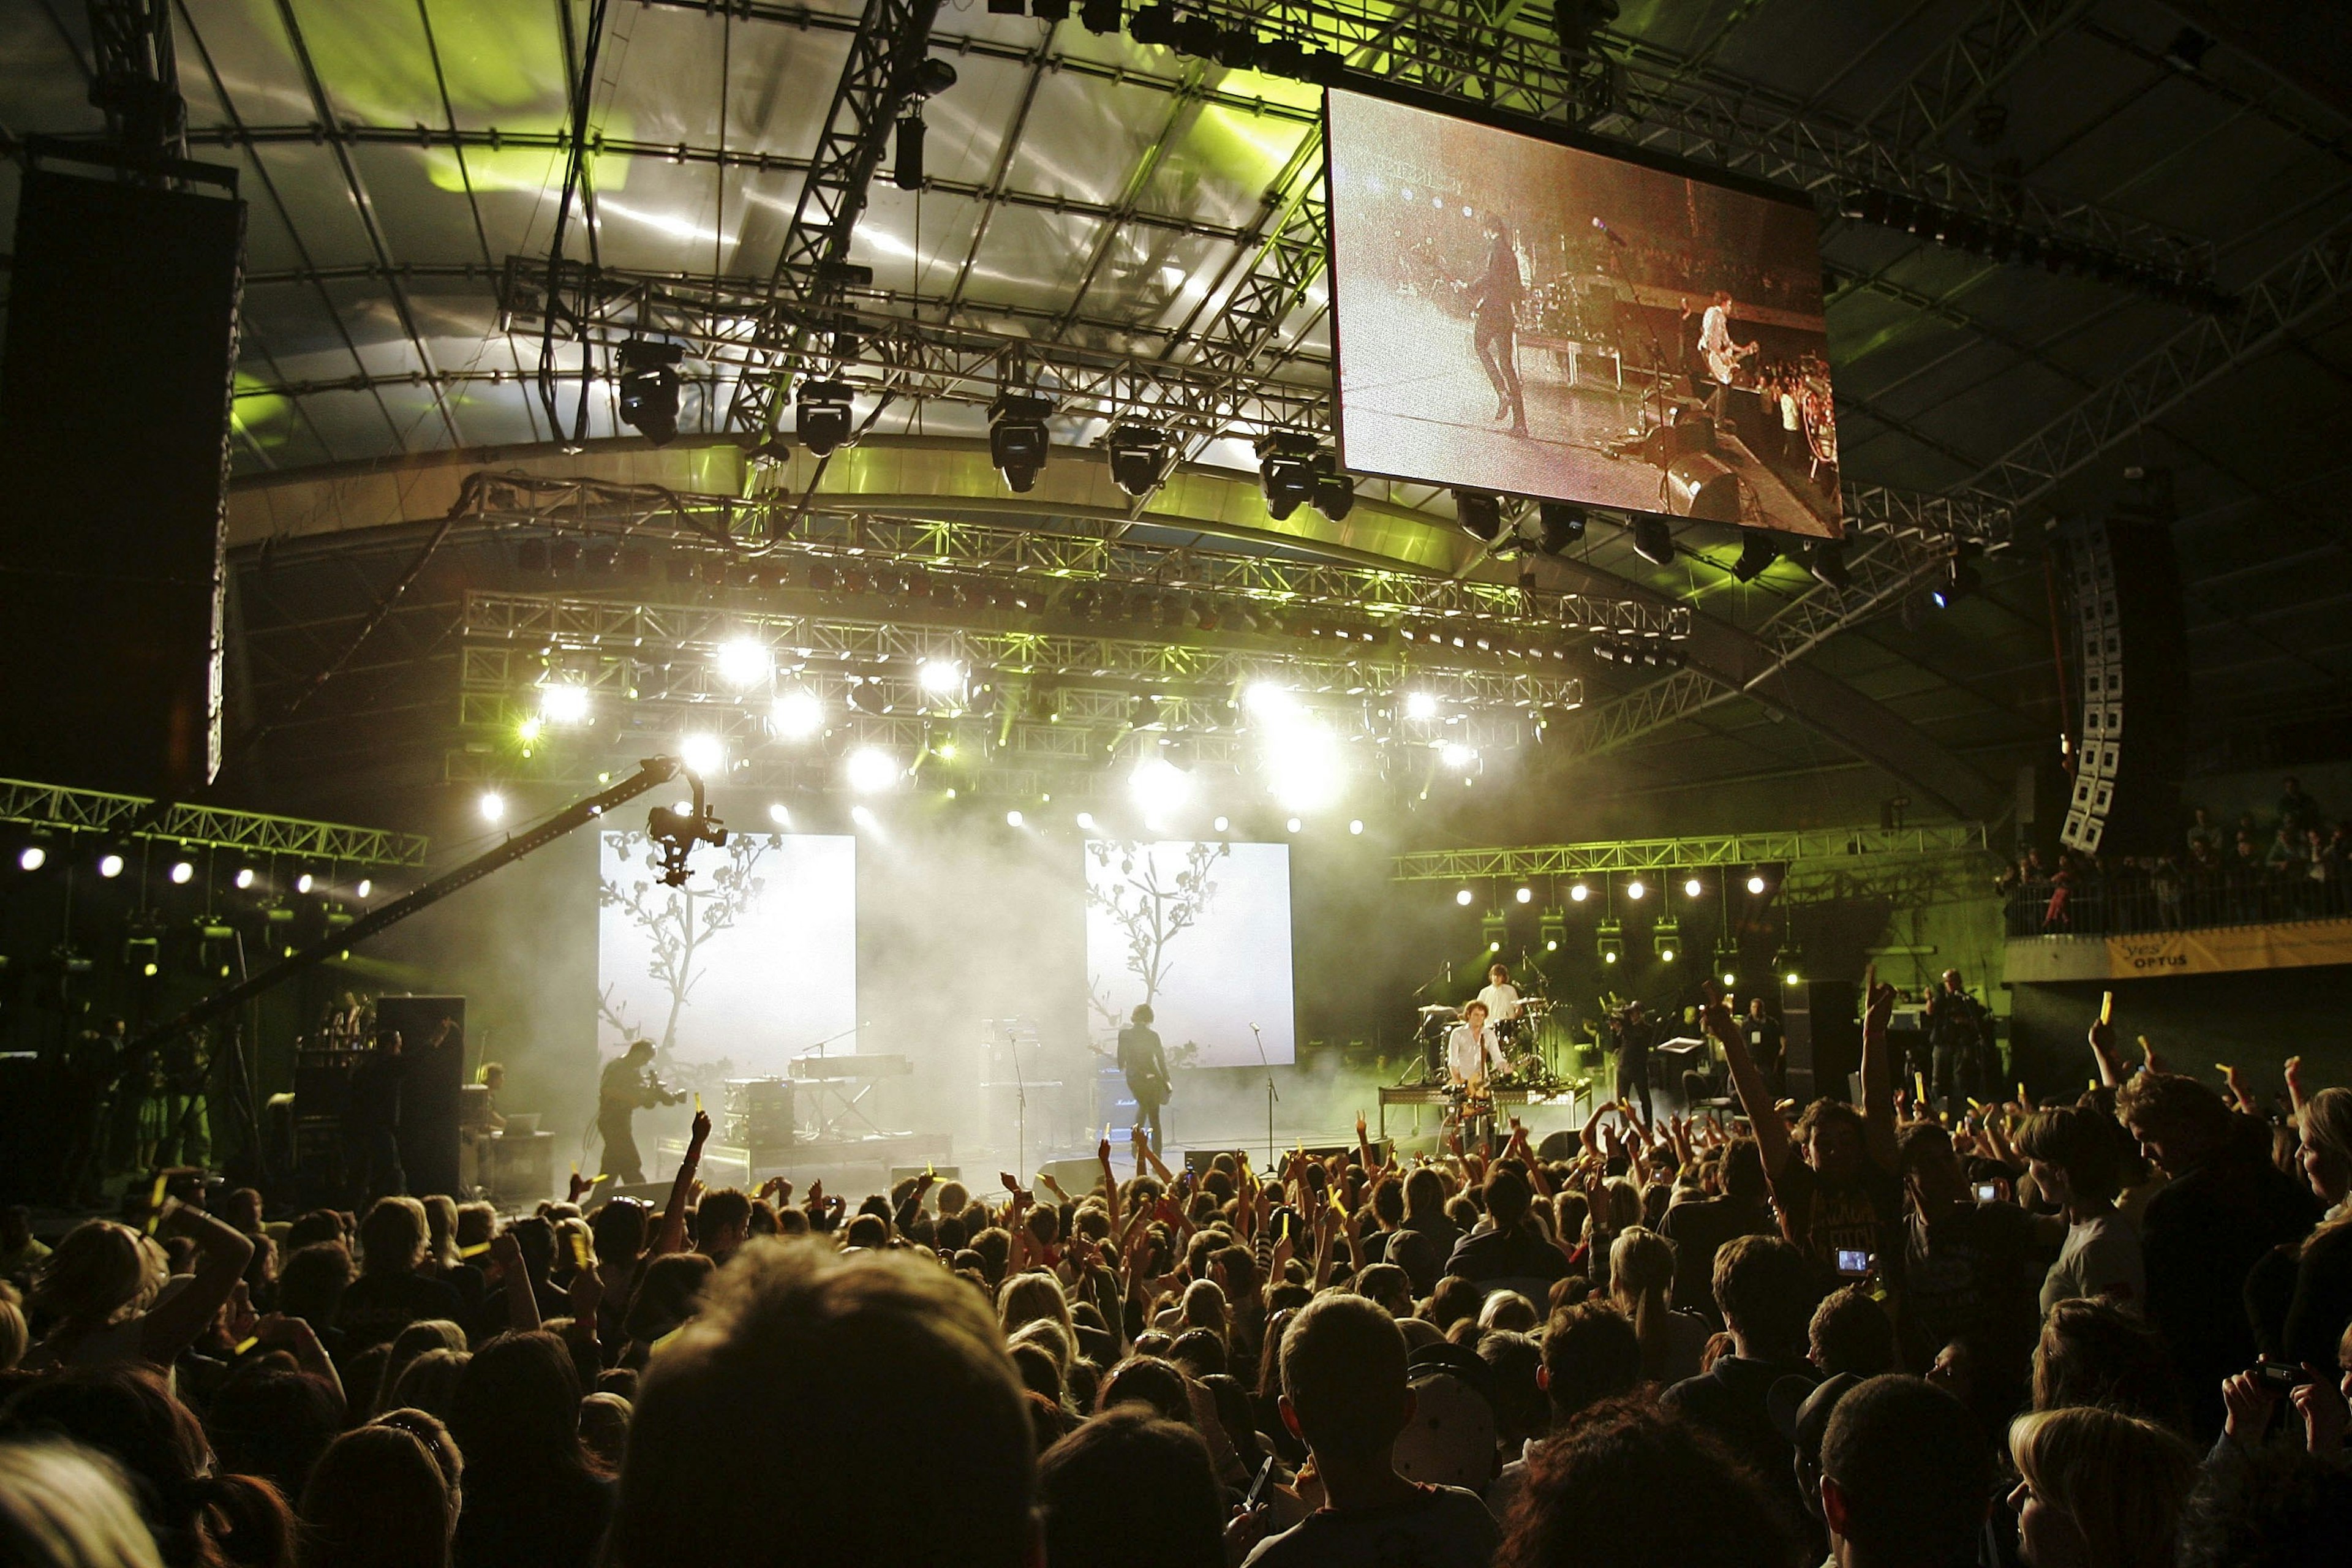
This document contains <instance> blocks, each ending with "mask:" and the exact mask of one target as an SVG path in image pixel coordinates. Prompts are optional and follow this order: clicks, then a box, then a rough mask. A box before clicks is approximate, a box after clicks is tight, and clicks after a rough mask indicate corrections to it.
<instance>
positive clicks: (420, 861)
mask: <svg viewBox="0 0 2352 1568" xmlns="http://www.w3.org/2000/svg"><path fill="white" fill-rule="evenodd" d="M154 804H155V803H154V802H153V801H152V800H149V799H148V798H146V797H145V796H143V795H109V794H106V793H104V792H103V791H100V790H91V789H71V788H68V787H67V786H66V785H63V784H33V783H31V782H29V781H27V780H24V779H0V822H7V823H14V824H17V825H20V826H27V827H34V828H42V829H47V831H49V832H52V833H66V834H83V833H87V834H91V835H94V836H96V837H100V838H106V837H126V838H130V839H133V840H136V841H139V842H143V843H152V844H168V845H174V846H177V847H183V848H188V849H234V850H242V851H244V852H245V853H247V854H249V855H284V856H288V857H290V858H296V859H303V860H318V861H331V862H334V863H338V864H341V865H347V866H369V867H375V866H382V867H405V866H422V865H424V864H425V850H426V847H427V845H426V841H425V836H424V835H423V834H419V833H394V832H389V831H387V830H385V829H383V828H378V827H352V826H348V825H346V824H342V823H336V822H305V821H303V820H302V819H300V818H299V817H293V816H268V815H267V814H266V813H262V812H257V811H228V810H225V809H223V808H222V807H220V806H215V805H184V804H183V805H174V806H173V807H172V808H171V809H170V810H169V811H167V812H165V813H164V815H163V818H162V819H161V820H160V821H157V822H155V823H153V824H152V825H151V826H145V827H139V826H137V825H138V824H140V823H142V821H144V820H145V818H146V816H147V814H148V811H149V808H150V807H152V805H154ZM134 829H135V830H134Z"/></svg>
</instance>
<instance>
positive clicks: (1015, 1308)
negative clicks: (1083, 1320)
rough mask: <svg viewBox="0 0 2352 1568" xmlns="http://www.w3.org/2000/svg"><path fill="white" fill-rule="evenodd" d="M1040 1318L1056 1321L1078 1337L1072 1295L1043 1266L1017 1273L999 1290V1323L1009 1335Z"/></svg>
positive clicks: (997, 1300)
mask: <svg viewBox="0 0 2352 1568" xmlns="http://www.w3.org/2000/svg"><path fill="white" fill-rule="evenodd" d="M1040 1319H1044V1320H1046V1321H1050V1322H1052V1323H1054V1324H1055V1326H1056V1327H1058V1328H1059V1329H1060V1330H1061V1331H1062V1332H1063V1333H1064V1334H1066V1335H1067V1336H1068V1337H1069V1338H1070V1339H1071V1340H1073V1341H1075V1340H1076V1338H1077V1337H1078V1332H1077V1326H1076V1323H1075V1322H1074V1321H1072V1320H1071V1317H1070V1298H1069V1297H1068V1295H1067V1294H1066V1293H1065V1292H1064V1290H1063V1289H1062V1282H1061V1281H1060V1280H1059V1279H1055V1278H1054V1277H1053V1276H1052V1275H1051V1274H1047V1273H1045V1272H1044V1271H1042V1270H1039V1269H1031V1270H1030V1271H1029V1272H1027V1273H1025V1274H1015V1275H1014V1276H1013V1278H1012V1279H1007V1280H1006V1281H1005V1282H1004V1284H1003V1286H1002V1287H1001V1288H1000V1289H998V1290H997V1292H996V1321H997V1325H998V1327H1000V1328H1002V1329H1003V1331H1005V1333H1006V1334H1007V1335H1010V1334H1012V1333H1013V1331H1015V1330H1017V1329H1020V1328H1022V1327H1024V1325H1026V1324H1029V1323H1034V1322H1036V1321H1039V1320H1040Z"/></svg>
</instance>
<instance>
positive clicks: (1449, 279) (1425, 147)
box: [1324, 92, 1843, 537]
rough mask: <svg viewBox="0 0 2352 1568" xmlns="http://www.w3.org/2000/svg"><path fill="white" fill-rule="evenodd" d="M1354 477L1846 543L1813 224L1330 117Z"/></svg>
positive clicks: (1711, 189)
mask: <svg viewBox="0 0 2352 1568" xmlns="http://www.w3.org/2000/svg"><path fill="white" fill-rule="evenodd" d="M1324 112H1325V119H1326V133H1327V138H1328V142H1327V157H1326V165H1327V177H1328V181H1329V187H1330V190H1329V194H1330V226H1331V303H1332V313H1333V330H1334V333H1335V337H1336V353H1337V357H1338V360H1339V442H1340V448H1341V457H1342V458H1343V460H1344V461H1345V463H1346V465H1347V466H1348V467H1349V468H1351V469H1354V470H1356V471H1357V472H1360V473H1368V474H1381V475H1387V476H1391V477H1393V478H1399V479H1413V480H1418V481H1422V482H1424V483H1429V484H1436V485H1446V486H1453V487H1458V488H1462V489H1478V490H1488V491H1495V492H1498V493H1502V494H1507V495H1523V496H1533V497H1538V498H1541V499H1545V500H1562V501H1579V502H1583V503H1586V504H1589V505H1595V506H1607V507H1622V508H1626V509H1629V510H1643V511H1654V512H1664V513H1666V514H1668V515H1673V516H1683V517H1696V518H1705V519H1708V520H1710V521H1719V522H1732V523H1739V524H1743V525H1746V526H1749V527H1760V528H1770V529H1776V530H1780V531H1785V532H1790V533H1802V534H1812V535H1815V536H1820V537H1835V536H1837V535H1838V534H1839V533H1840V532H1841V531H1843V529H1842V523H1841V521H1840V516H1839V505H1838V490H1837V427H1836V424H1835V419H1834V408H1833V405H1832V401H1831V397H1830V380H1829V345H1828V339H1827V338H1826V336H1825V335H1824V333H1823V329H1822V284H1821V278H1822V268H1821V255H1820V250H1819V240H1818V233H1817V225H1816V220H1815V217H1814V215H1813V210H1812V208H1811V205H1807V204H1805V203H1802V202H1800V201H1789V200H1780V199H1776V198H1774V197H1771V196H1768V195H1760V194H1756V193H1752V192H1749V191H1745V190H1735V189H1731V188H1729V187H1727V186H1724V185H1719V184H1710V183H1707V182H1706V181H1701V180H1693V179H1687V178H1684V177H1682V176H1681V175H1679V174H1670V173H1668V172H1666V171H1664V170H1662V169H1656V168H1651V167H1647V166H1645V165H1643V164H1640V163H1628V162H1626V161H1624V160H1622V159H1618V158H1612V157H1607V156H1604V155H1602V154H1600V153H1587V152H1581V151H1579V150H1577V149H1575V148H1571V147H1564V146H1561V145H1559V144H1558V143H1556V142H1546V141H1542V140H1539V139H1538V138H1536V137H1531V136H1523V135H1518V134H1516V133H1514V132H1507V131H1501V130H1497V129H1495V128H1494V127H1491V126H1487V125H1482V124H1478V123H1475V122H1473V121H1466V120H1460V119H1456V118H1454V117H1452V116H1449V115H1444V114H1436V113H1433V112H1430V111H1429V110H1421V109H1413V108H1410V107H1406V106H1403V105H1401V104H1396V103H1392V102H1389V101H1387V100H1382V99H1378V98H1371V97H1367V96H1365V95H1363V94H1360V93H1349V92H1333V93H1330V94H1328V95H1327V98H1326V100H1325V111H1324Z"/></svg>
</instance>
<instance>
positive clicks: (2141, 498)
mask: <svg viewBox="0 0 2352 1568" xmlns="http://www.w3.org/2000/svg"><path fill="white" fill-rule="evenodd" d="M2164 479H2165V476H2163V475H2162V474H2161V473H2160V472H2159V473H2157V474H2141V475H2137V476H2135V477H2134V478H2133V479H2132V481H2131V484H2130V487H2129V489H2127V490H2126V496H2125V498H2124V500H2123V501H2122V502H2121V503H2120V504H2119V505H2118V506H2117V507H2116V509H2115V510H2113V511H2111V512H2110V513H2109V514H2108V515H2107V516H2106V517H2105V518H2102V519H2099V520H2097V521H2087V522H2081V523H2074V524H2069V525H2068V526H2067V527H2066V528H2065V529H2063V530H2062V531H2061V536H2060V537H2061V544H2062V547H2063V550H2064V552H2065V562H2066V574H2067V587H2068V595H2069V598H2070V600H2071V603H2072V614H2073V622H2074V652H2075V660H2076V665H2077V667H2078V668H2079V669H2080V671H2081V679H2082V702H2081V721H2080V726H2079V729H2078V731H2077V732H2076V734H2075V735H2074V790H2073V794H2072V795H2071V796H2070V797H2069V799H2068V801H2067V806H2066V820H2065V824H2064V826H2063V827H2062V828H2061V829H2060V830H2059V835H2058V837H2059V841H2060V842H2061V843H2062V844H2063V845H2065V846H2066V847H2068V848H2070V849H2078V850H2081V851H2082V852H2084V854H2108V855H2116V854H2122V855H2136V854H2146V853H2155V852H2159V851H2162V850H2166V849H2169V848H2170V847H2172V845H2173V841H2174V838H2175V836H2176V835H2175V829H2176V827H2177V826H2178V825H2179V816H2180V788H2181V778H2182V774H2183V773H2184V771H2185V769H2186V766H2187V760H2188V759H2187V752H2186V749H2185V744H2184V737H2185V736H2186V733H2187V729H2188V720H2189V668H2188V647H2187V644H2188V635H2187V627H2186V622H2185V619H2184V616H2183V615H2182V610H2181V598H2180V567H2179V561H2178V559H2177V558H2176V556H2175V555H2174V553H2173V548H2172V529H2171V514H2172V507H2171V500H2170V488H2169V486H2168V484H2166V483H2165V482H2164Z"/></svg>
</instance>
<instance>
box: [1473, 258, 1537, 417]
mask: <svg viewBox="0 0 2352 1568" xmlns="http://www.w3.org/2000/svg"><path fill="white" fill-rule="evenodd" d="M1526 292H1527V282H1526V280H1525V279H1523V278H1522V277H1521V276H1520V273H1519V255H1518V252H1517V251H1516V250H1514V249H1513V248H1512V247H1511V231H1510V227H1509V226H1508V225H1507V224H1506V223H1504V222H1503V220H1502V218H1501V216H1499V215H1497V214H1494V213H1489V214H1487V215H1486V266H1485V267H1484V268H1482V269H1481V270H1480V271H1479V274H1478V276H1477V278H1476V279H1475V280H1474V281H1473V282H1472V283H1471V285H1470V322H1471V334H1472V342H1475V344H1476V345H1477V349H1478V363H1479V364H1480V365H1482V366H1483V367H1485V369H1486V379H1487V380H1488V381H1489V382H1491V383H1493V384H1494V388H1495V417H1496V418H1497V419H1500V418H1502V417H1503V416H1506V415H1508V416H1510V420H1511V434H1512V435H1514V436H1524V435H1526V434H1527V433H1528V400H1527V392H1526V389H1525V388H1523V387H1522V386H1521V385H1520V384H1519V367H1518V352H1517V341H1518V339H1517V334H1518V323H1517V311H1518V306H1519V300H1520V297H1521V296H1522V295H1524V294H1525V293H1526Z"/></svg>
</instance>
